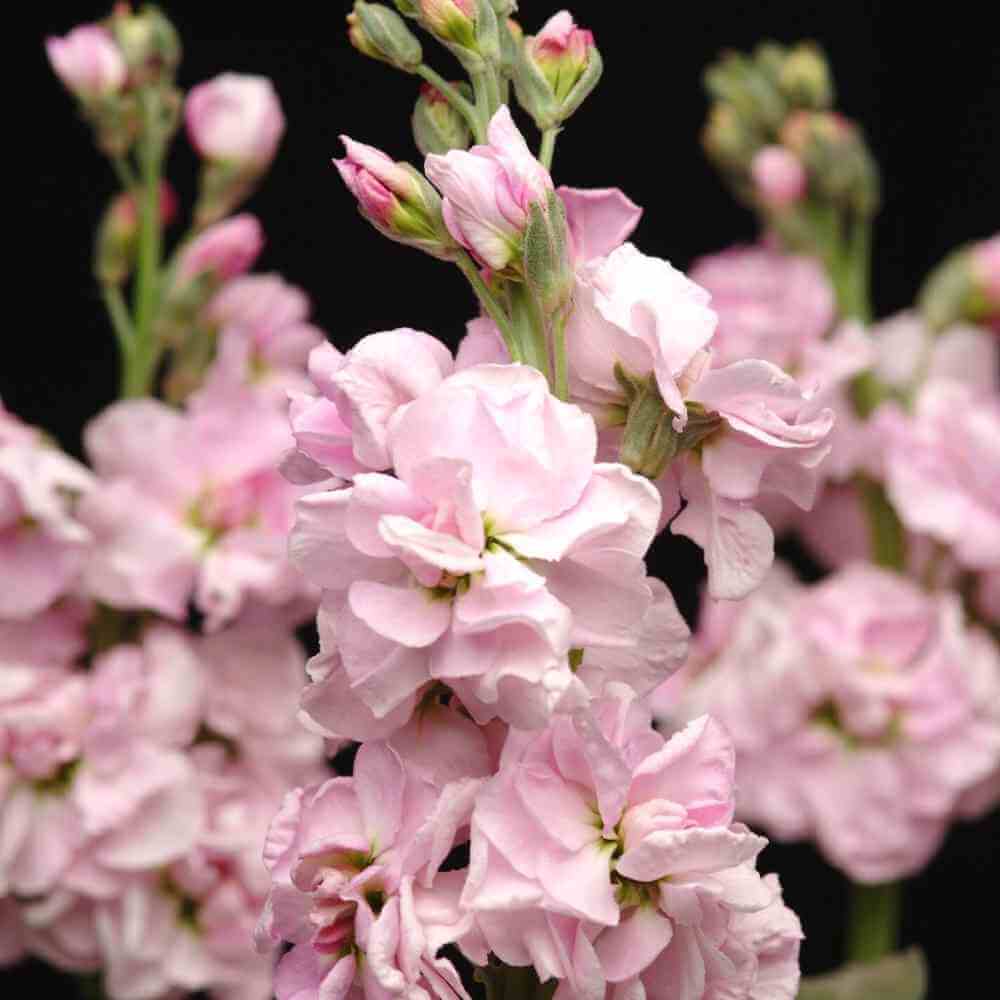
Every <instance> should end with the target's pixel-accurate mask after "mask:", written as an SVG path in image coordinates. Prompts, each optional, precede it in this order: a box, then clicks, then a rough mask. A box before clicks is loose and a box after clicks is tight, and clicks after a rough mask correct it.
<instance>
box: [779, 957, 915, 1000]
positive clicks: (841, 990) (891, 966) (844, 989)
mask: <svg viewBox="0 0 1000 1000" xmlns="http://www.w3.org/2000/svg"><path fill="white" fill-rule="evenodd" d="M926 996H927V962H926V960H925V959H924V956H923V952H921V951H920V949H919V948H911V949H910V950H909V951H904V952H898V953H897V954H895V955H888V956H887V957H886V958H883V959H881V960H880V961H878V962H872V963H866V964H851V965H845V966H844V967H843V968H842V969H839V970H838V971H837V972H832V973H830V974H829V975H825V976H812V977H811V978H809V979H803V980H802V986H801V988H800V989H799V1000H924V998H925V997H926Z"/></svg>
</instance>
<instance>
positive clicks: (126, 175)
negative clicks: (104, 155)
mask: <svg viewBox="0 0 1000 1000" xmlns="http://www.w3.org/2000/svg"><path fill="white" fill-rule="evenodd" d="M111 166H112V167H114V170H115V176H116V177H117V178H118V183H119V184H121V186H122V187H123V188H124V189H125V190H126V191H132V190H133V189H134V188H135V187H136V185H137V184H138V181H137V180H136V176H135V171H134V170H133V169H132V165H131V164H130V163H129V162H128V160H126V159H125V157H124V156H112V157H111Z"/></svg>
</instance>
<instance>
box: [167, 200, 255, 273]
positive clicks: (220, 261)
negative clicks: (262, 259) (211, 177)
mask: <svg viewBox="0 0 1000 1000" xmlns="http://www.w3.org/2000/svg"><path fill="white" fill-rule="evenodd" d="M263 247H264V233H263V231H262V230H261V226H260V222H258V221H257V218H256V217H255V216H253V215H250V214H249V213H248V212H242V213H240V214H239V215H234V216H232V217H231V218H229V219H223V220H222V221H221V222H216V223H214V224H213V225H211V226H209V227H208V228H207V229H205V230H204V231H202V232H201V233H199V234H198V235H197V236H196V237H195V238H194V239H193V240H192V241H191V242H190V243H188V244H187V245H186V246H185V247H184V248H183V249H182V250H181V253H180V257H179V259H178V261H177V280H178V281H179V282H181V283H187V282H191V281H194V280H195V279H196V278H201V277H203V276H204V277H210V278H211V279H212V280H213V281H215V282H220V283H221V282H223V281H228V280H229V279H230V278H235V277H236V276H237V275H239V274H243V273H244V272H246V271H249V270H250V268H251V267H252V266H253V262H254V261H255V260H256V259H257V257H258V256H259V254H260V252H261V250H262V249H263Z"/></svg>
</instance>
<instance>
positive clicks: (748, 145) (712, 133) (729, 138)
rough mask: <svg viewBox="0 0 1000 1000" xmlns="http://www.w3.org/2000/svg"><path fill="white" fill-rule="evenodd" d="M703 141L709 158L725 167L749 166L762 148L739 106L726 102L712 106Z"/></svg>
mask: <svg viewBox="0 0 1000 1000" xmlns="http://www.w3.org/2000/svg"><path fill="white" fill-rule="evenodd" d="M701 141H702V145H703V146H704V148H705V152H706V153H707V154H708V156H709V158H710V159H711V160H712V161H713V162H715V163H716V164H717V165H718V166H719V167H721V168H723V169H725V170H733V169H735V168H738V167H746V166H747V165H749V163H750V160H751V159H752V157H753V155H754V154H755V153H756V151H757V150H758V149H759V148H760V140H759V139H758V138H757V137H756V136H755V135H754V134H753V132H751V131H750V129H748V128H747V127H746V125H745V124H744V122H743V121H742V119H741V118H740V116H739V114H738V113H737V111H736V109H735V108H734V107H733V106H732V105H731V104H726V103H725V102H722V101H719V102H716V103H715V104H713V105H712V107H711V108H710V109H709V112H708V121H706V122H705V127H704V129H703V130H702V133H701Z"/></svg>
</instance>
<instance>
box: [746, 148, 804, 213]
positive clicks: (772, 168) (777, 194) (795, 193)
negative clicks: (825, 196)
mask: <svg viewBox="0 0 1000 1000" xmlns="http://www.w3.org/2000/svg"><path fill="white" fill-rule="evenodd" d="M750 176H751V177H752V179H753V183H754V189H755V192H756V194H757V197H758V198H759V199H760V201H761V202H762V203H763V204H764V205H766V206H767V207H768V208H775V209H783V208H788V206H789V205H794V204H795V203H796V202H798V201H801V200H802V199H803V198H804V197H805V195H806V187H807V185H808V177H807V175H806V168H805V167H804V166H803V164H802V161H801V160H800V159H799V158H798V157H797V156H796V155H795V154H794V153H793V152H792V151H791V150H790V149H786V148H785V147H784V146H764V147H763V148H762V149H760V150H758V151H757V152H756V153H755V154H754V158H753V161H752V162H751V164H750Z"/></svg>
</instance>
